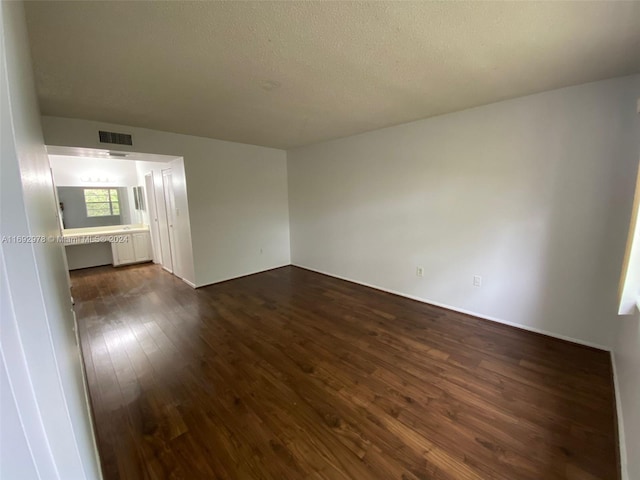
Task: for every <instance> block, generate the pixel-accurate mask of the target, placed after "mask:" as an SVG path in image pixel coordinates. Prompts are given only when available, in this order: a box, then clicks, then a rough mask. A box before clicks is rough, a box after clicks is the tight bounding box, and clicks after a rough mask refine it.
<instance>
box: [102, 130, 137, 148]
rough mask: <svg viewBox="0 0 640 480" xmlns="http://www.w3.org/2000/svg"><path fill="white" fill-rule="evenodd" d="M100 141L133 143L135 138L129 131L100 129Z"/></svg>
mask: <svg viewBox="0 0 640 480" xmlns="http://www.w3.org/2000/svg"><path fill="white" fill-rule="evenodd" d="M98 135H100V143H112V144H114V145H133V138H131V135H129V134H128V133H116V132H104V131H102V130H100V131H99V132H98Z"/></svg>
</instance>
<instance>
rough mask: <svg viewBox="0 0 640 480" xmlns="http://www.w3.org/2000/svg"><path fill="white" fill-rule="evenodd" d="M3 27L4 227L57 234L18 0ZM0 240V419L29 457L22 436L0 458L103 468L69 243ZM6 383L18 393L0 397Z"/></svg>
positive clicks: (44, 472)
mask: <svg viewBox="0 0 640 480" xmlns="http://www.w3.org/2000/svg"><path fill="white" fill-rule="evenodd" d="M0 28H1V32H0V37H1V38H2V48H1V49H0V50H1V58H0V62H1V63H2V65H1V68H0V72H1V73H0V74H1V75H2V77H3V78H2V79H1V80H2V81H0V105H1V108H0V113H1V120H2V123H1V132H0V133H1V138H2V142H1V143H0V162H1V166H0V171H1V172H2V175H1V176H0V219H1V222H0V234H1V235H2V236H3V237H4V238H6V237H10V236H14V235H19V236H28V235H32V236H44V237H45V238H46V237H48V236H52V235H53V236H55V235H57V234H58V232H59V227H58V221H57V218H56V211H57V205H56V202H55V198H54V192H53V182H52V178H51V172H50V170H49V159H48V157H47V153H46V150H45V147H44V142H43V138H42V130H41V128H40V118H39V113H38V107H37V103H36V97H35V89H34V84H33V74H32V70H31V63H30V58H29V44H28V38H27V34H26V26H25V20H24V10H23V5H22V3H21V2H1V3H0ZM1 250H2V255H1V256H0V259H2V260H4V266H3V268H2V270H3V271H2V275H0V278H1V280H2V292H1V293H2V297H1V299H2V317H1V318H0V321H1V326H0V352H1V355H2V360H3V363H4V368H5V372H6V375H7V378H6V379H4V381H3V402H2V405H1V408H2V419H3V424H2V428H3V429H4V428H5V425H7V424H9V422H10V424H11V425H13V427H12V428H13V430H14V432H15V431H16V429H17V425H18V424H21V427H22V431H23V439H24V441H25V442H27V444H28V446H29V449H30V451H31V453H32V460H31V461H29V459H28V457H27V456H26V454H25V450H24V446H25V445H24V443H23V444H22V445H18V442H20V438H19V437H16V449H17V450H16V456H15V457H14V453H13V451H12V450H9V451H7V450H6V449H5V448H4V447H3V448H2V449H1V450H0V454H1V455H2V458H1V459H0V463H1V464H2V465H3V466H4V465H9V467H8V468H11V469H18V468H24V475H25V476H24V477H20V478H34V477H33V473H34V468H37V473H38V476H39V477H40V478H42V479H58V478H59V479H65V480H66V479H74V480H76V479H95V478H100V472H99V468H98V462H97V457H96V455H95V450H94V448H95V445H94V443H93V437H92V431H91V423H90V422H91V421H90V417H89V412H88V407H87V402H86V396H85V395H86V392H85V389H84V387H85V385H84V384H83V376H82V368H81V360H80V353H79V349H78V346H77V345H76V343H75V335H74V332H73V328H74V321H73V315H72V311H71V301H70V296H69V284H68V281H67V273H66V269H65V264H64V257H63V247H62V245H60V244H57V243H54V242H46V243H13V242H11V241H3V242H2V245H1ZM0 263H2V262H0ZM6 383H8V385H9V386H10V389H11V394H12V396H13V397H14V402H13V403H12V402H11V401H8V402H5V401H4V400H5V398H6V397H5V396H4V388H5V385H4V384H6ZM16 414H17V415H18V416H19V418H16ZM5 422H6V423H5ZM16 434H18V435H19V431H17V432H16ZM3 440H4V439H3ZM18 452H19V453H20V455H21V457H20V459H18V457H17V455H18ZM3 468H4V467H3ZM5 473H6V472H5V471H4V470H3V471H2V474H3V478H4V474H5ZM8 478H11V476H9V477H8Z"/></svg>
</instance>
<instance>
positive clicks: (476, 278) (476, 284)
mask: <svg viewBox="0 0 640 480" xmlns="http://www.w3.org/2000/svg"><path fill="white" fill-rule="evenodd" d="M473 286H474V287H481V286H482V277H481V276H480V275H474V276H473Z"/></svg>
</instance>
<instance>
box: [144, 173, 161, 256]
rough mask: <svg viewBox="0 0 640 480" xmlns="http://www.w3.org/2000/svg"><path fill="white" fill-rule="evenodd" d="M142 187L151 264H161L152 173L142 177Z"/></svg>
mask: <svg viewBox="0 0 640 480" xmlns="http://www.w3.org/2000/svg"><path fill="white" fill-rule="evenodd" d="M144 187H145V188H144V190H145V193H146V197H147V212H148V213H149V229H150V230H151V245H152V251H153V263H162V245H160V235H159V233H158V227H159V225H158V206H157V205H156V196H155V195H154V191H155V190H154V188H155V184H154V182H153V172H149V173H147V174H146V175H145V176H144Z"/></svg>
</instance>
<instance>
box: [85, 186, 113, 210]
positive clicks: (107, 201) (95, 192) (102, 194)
mask: <svg viewBox="0 0 640 480" xmlns="http://www.w3.org/2000/svg"><path fill="white" fill-rule="evenodd" d="M84 203H85V205H86V206H87V217H110V216H113V215H120V202H119V201H118V189H116V188H85V189H84Z"/></svg>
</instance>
